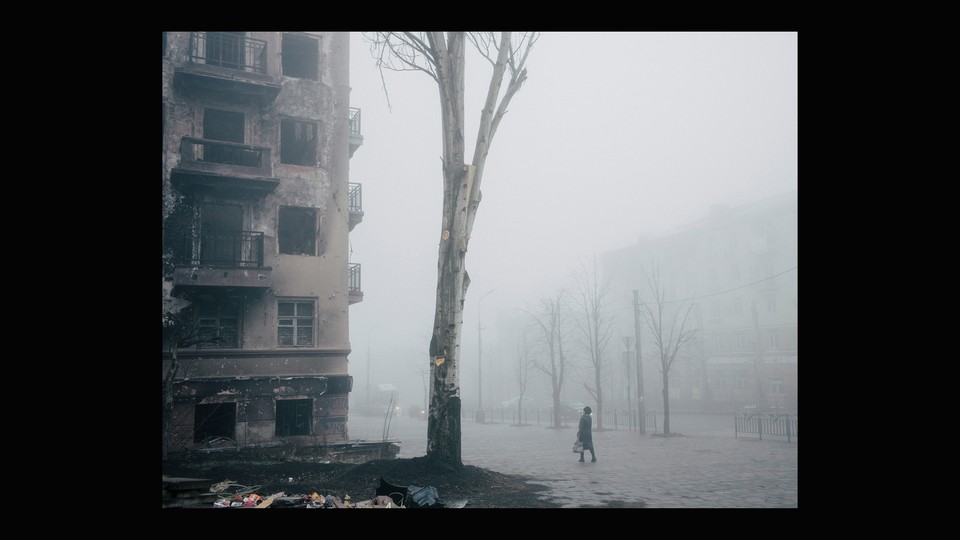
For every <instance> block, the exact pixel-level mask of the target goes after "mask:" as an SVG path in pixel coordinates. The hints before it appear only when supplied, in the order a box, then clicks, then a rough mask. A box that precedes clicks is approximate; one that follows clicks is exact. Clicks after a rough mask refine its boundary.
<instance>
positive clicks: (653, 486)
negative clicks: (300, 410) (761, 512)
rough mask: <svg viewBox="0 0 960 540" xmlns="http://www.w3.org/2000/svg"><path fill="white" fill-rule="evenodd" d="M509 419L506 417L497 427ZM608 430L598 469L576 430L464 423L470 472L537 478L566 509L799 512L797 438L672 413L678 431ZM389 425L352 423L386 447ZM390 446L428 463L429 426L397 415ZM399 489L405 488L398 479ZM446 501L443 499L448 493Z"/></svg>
mask: <svg viewBox="0 0 960 540" xmlns="http://www.w3.org/2000/svg"><path fill="white" fill-rule="evenodd" d="M497 420H499V419H497ZM662 421H663V419H662V417H661V418H659V419H658V422H659V424H658V429H657V432H656V433H653V430H652V429H651V428H650V427H648V430H647V434H646V435H641V434H639V432H637V431H629V430H625V429H624V426H619V427H620V429H619V430H613V429H612V426H609V425H608V426H605V427H606V428H607V429H605V430H603V431H601V430H598V429H596V419H594V432H593V441H594V447H595V448H596V454H597V463H590V453H589V451H588V452H587V453H586V456H585V457H586V463H579V462H578V459H579V458H580V456H579V454H574V453H573V452H572V451H571V447H572V446H573V443H574V440H575V439H576V423H575V421H574V422H571V424H570V425H569V427H565V428H562V429H552V428H548V427H547V422H546V419H540V423H539V425H538V424H537V419H535V418H529V419H528V420H527V422H528V424H529V425H524V426H514V425H511V424H510V420H509V419H507V420H506V423H499V422H496V423H484V424H478V423H475V422H473V421H472V420H464V421H463V423H462V437H463V443H462V448H461V455H462V460H463V463H464V465H475V466H477V467H482V468H485V469H491V470H495V471H498V472H501V473H506V474H519V475H525V476H528V477H531V478H533V479H534V480H531V482H533V483H537V484H542V485H546V486H548V487H549V488H550V489H549V491H548V492H546V493H545V496H547V497H549V498H550V499H551V500H554V501H558V502H559V503H560V504H561V505H562V506H563V507H565V508H589V507H614V508H636V507H646V508H797V444H798V443H797V440H796V439H793V440H792V442H787V440H786V438H785V437H769V436H766V435H765V436H764V438H763V440H760V439H758V438H757V436H756V435H743V434H741V435H740V437H734V420H733V415H707V414H677V413H674V414H671V416H670V431H671V433H673V434H674V435H673V436H669V437H665V436H662V429H663V426H662ZM383 433H384V418H382V417H381V418H374V417H363V416H359V415H356V416H351V417H350V420H349V434H350V438H351V439H352V440H368V441H380V440H383ZM389 438H390V439H392V440H395V441H397V442H398V444H399V445H400V455H399V457H401V458H410V457H417V456H423V455H425V454H426V447H427V440H426V439H427V422H426V421H425V420H419V419H415V418H410V417H406V416H403V417H397V418H395V419H394V420H393V422H392V424H391V426H390V437H389ZM397 481H402V480H401V479H397ZM440 495H441V496H442V495H443V494H442V493H441V494H440Z"/></svg>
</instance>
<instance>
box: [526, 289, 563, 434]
mask: <svg viewBox="0 0 960 540" xmlns="http://www.w3.org/2000/svg"><path fill="white" fill-rule="evenodd" d="M563 294H564V291H563V289H561V290H559V291H557V293H556V295H555V296H553V297H550V298H547V297H543V298H541V299H540V309H539V310H538V312H537V313H532V312H529V311H524V313H526V314H527V315H529V316H530V318H531V319H532V320H533V324H534V326H535V328H536V330H538V331H539V333H540V339H541V340H542V342H543V344H544V346H545V347H546V353H547V354H546V359H545V360H543V361H540V360H536V359H534V360H533V367H534V368H535V369H536V370H537V371H540V372H541V373H543V374H544V375H546V376H547V377H549V378H550V389H551V395H552V398H553V426H552V427H554V428H556V429H559V428H560V421H561V413H562V410H561V405H560V392H561V391H562V390H563V382H564V381H563V379H564V375H565V373H566V365H567V360H566V357H565V356H564V354H563V342H564V333H563V329H564V327H565V326H566V322H565V320H566V314H567V312H566V310H565V309H564V307H563Z"/></svg>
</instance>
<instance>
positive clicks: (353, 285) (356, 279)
mask: <svg viewBox="0 0 960 540" xmlns="http://www.w3.org/2000/svg"><path fill="white" fill-rule="evenodd" d="M347 269H348V272H349V273H348V285H347V290H348V291H349V298H350V305H353V304H356V303H357V302H363V290H361V289H360V264H359V263H349V264H348V265H347Z"/></svg>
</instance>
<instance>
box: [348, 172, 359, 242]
mask: <svg viewBox="0 0 960 540" xmlns="http://www.w3.org/2000/svg"><path fill="white" fill-rule="evenodd" d="M362 188H363V184H357V183H354V182H351V183H350V191H349V193H348V195H347V199H348V201H347V205H348V206H349V208H350V222H349V223H350V230H351V231H352V230H353V228H354V227H356V226H357V224H358V223H360V222H361V221H363V189H362Z"/></svg>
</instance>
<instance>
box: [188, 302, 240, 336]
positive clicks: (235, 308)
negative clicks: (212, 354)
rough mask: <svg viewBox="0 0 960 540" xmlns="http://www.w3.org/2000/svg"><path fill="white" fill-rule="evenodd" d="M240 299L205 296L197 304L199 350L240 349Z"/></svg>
mask: <svg viewBox="0 0 960 540" xmlns="http://www.w3.org/2000/svg"><path fill="white" fill-rule="evenodd" d="M242 309H243V302H242V301H241V300H240V299H239V298H227V297H216V296H210V295H203V296H200V297H199V298H197V300H196V302H195V317H196V319H195V320H196V340H197V348H198V349H237V348H239V347H240V314H241V313H242Z"/></svg>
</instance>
